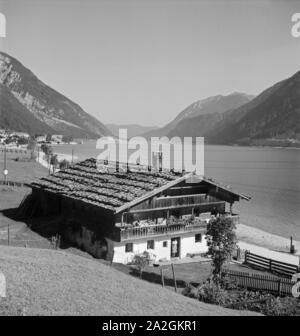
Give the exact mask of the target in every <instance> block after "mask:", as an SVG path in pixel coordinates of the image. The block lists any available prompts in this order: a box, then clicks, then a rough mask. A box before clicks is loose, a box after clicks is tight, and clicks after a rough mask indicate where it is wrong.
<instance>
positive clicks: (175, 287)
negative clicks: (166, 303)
mask: <svg viewBox="0 0 300 336" xmlns="http://www.w3.org/2000/svg"><path fill="white" fill-rule="evenodd" d="M171 266H172V272H173V280H174V289H175V292H177V283H176V276H175V270H174V264H172V265H171Z"/></svg>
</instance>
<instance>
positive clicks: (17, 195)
mask: <svg viewBox="0 0 300 336" xmlns="http://www.w3.org/2000/svg"><path fill="white" fill-rule="evenodd" d="M23 156H24V155H23ZM16 157H22V155H19V154H17V153H9V154H8V162H7V165H8V168H9V175H8V177H9V179H10V180H16V181H20V182H22V181H25V182H30V181H31V180H33V179H35V178H39V177H42V176H46V175H47V174H48V170H47V169H46V168H48V163H47V162H46V161H45V162H44V161H43V160H41V156H40V160H39V161H38V162H39V163H37V162H34V161H30V162H27V161H15V158H16ZM62 159H66V160H70V159H71V155H69V154H63V153H59V160H62ZM75 159H76V160H77V159H78V156H76V157H75ZM0 165H1V166H3V156H1V158H0ZM4 189H5V187H2V192H1V197H0V203H1V210H3V209H7V208H12V207H15V206H18V204H19V203H20V202H21V201H22V199H23V198H24V195H25V194H26V192H29V189H28V190H23V189H22V190H21V189H18V190H13V189H12V188H7V189H8V191H7V192H5V190H4ZM250 202H251V201H250ZM1 217H2V218H1V224H2V225H1V226H3V227H5V226H6V224H7V222H8V219H5V217H4V216H3V214H1ZM241 218H242V223H243V224H239V225H238V227H237V231H236V233H237V237H238V239H239V241H240V242H241V244H240V247H241V248H242V249H250V250H251V251H252V252H253V253H255V251H257V247H259V249H258V250H259V251H260V253H264V255H265V256H266V255H267V254H268V252H267V250H269V251H274V252H278V253H280V254H278V255H277V256H278V258H280V260H282V261H284V260H287V259H286V258H287V256H288V259H289V260H291V261H292V263H296V264H297V263H298V260H299V257H298V256H299V254H300V241H299V240H294V241H293V244H294V245H295V248H296V250H297V254H296V256H293V255H290V254H289V253H288V252H289V247H290V240H289V238H287V237H284V236H280V235H276V234H273V233H270V232H267V231H264V230H262V229H259V228H256V227H252V226H250V225H247V224H246V223H245V221H244V219H243V213H241ZM9 222H10V223H11V224H16V223H13V222H12V220H11V219H9ZM17 226H18V225H17ZM22 228H23V227H22ZM2 234H3V235H4V236H5V235H6V232H4V231H3V232H2ZM261 248H264V249H265V251H264V250H262V249H261Z"/></svg>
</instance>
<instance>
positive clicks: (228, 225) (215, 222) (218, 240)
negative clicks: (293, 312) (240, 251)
mask: <svg viewBox="0 0 300 336" xmlns="http://www.w3.org/2000/svg"><path fill="white" fill-rule="evenodd" d="M235 229H236V226H235V224H234V223H233V221H232V220H231V219H230V218H224V217H217V218H215V219H212V220H211V221H210V222H209V223H208V225H207V233H206V239H207V245H208V253H209V254H210V255H211V257H212V265H213V278H214V279H215V280H216V279H217V278H220V277H221V271H222V267H223V265H224V264H225V263H226V262H227V261H228V260H229V259H230V258H231V256H232V253H233V251H234V249H235V248H236V242H237V238H236V234H235Z"/></svg>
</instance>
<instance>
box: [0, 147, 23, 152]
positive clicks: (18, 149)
mask: <svg viewBox="0 0 300 336" xmlns="http://www.w3.org/2000/svg"><path fill="white" fill-rule="evenodd" d="M4 152H6V153H13V154H28V150H27V149H21V148H7V147H6V149H5V148H4V147H0V153H4Z"/></svg>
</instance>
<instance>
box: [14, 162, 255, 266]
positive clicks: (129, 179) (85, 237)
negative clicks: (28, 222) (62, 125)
mask: <svg viewBox="0 0 300 336" xmlns="http://www.w3.org/2000/svg"><path fill="white" fill-rule="evenodd" d="M30 187H31V188H32V193H31V194H30V195H29V196H28V198H27V199H26V200H25V201H24V202H23V204H22V205H21V206H20V207H21V210H22V213H23V214H25V215H26V216H27V217H39V218H55V223H56V225H57V230H58V232H59V233H60V234H61V235H62V236H63V238H64V239H65V240H68V241H70V242H71V243H73V244H76V245H77V246H79V247H80V248H82V249H83V250H85V251H88V252H89V253H91V254H92V255H93V256H95V257H97V258H105V259H107V260H110V261H111V262H118V263H124V264H127V263H129V262H130V261H131V260H132V258H133V256H134V255H135V254H140V253H143V252H144V251H148V252H149V253H150V255H151V256H152V258H153V259H154V260H155V261H159V260H170V259H171V258H184V257H185V256H187V255H188V254H201V253H205V252H206V251H207V244H206V239H205V233H206V226H207V222H208V221H209V220H210V218H211V216H212V215H213V216H222V217H226V218H229V219H230V220H232V221H234V222H235V223H236V224H238V223H239V215H237V214H234V213H233V204H234V202H236V201H239V200H240V199H245V200H249V199H250V198H249V197H248V196H246V195H243V194H240V193H237V192H234V191H233V190H231V189H230V188H229V187H227V186H222V185H221V184H219V183H216V182H214V181H213V180H211V179H207V178H205V177H198V176H196V175H195V174H194V173H185V172H174V171H167V170H164V169H159V170H154V169H153V168H151V167H144V166H141V165H129V164H125V165H121V164H118V163H110V162H107V161H103V162H99V161H97V160H96V159H87V160H85V161H82V162H80V163H77V164H74V165H72V166H70V167H69V168H67V169H64V170H61V171H59V172H57V173H55V174H53V175H50V176H48V177H44V178H42V179H40V180H38V181H35V182H33V183H31V184H30Z"/></svg>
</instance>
